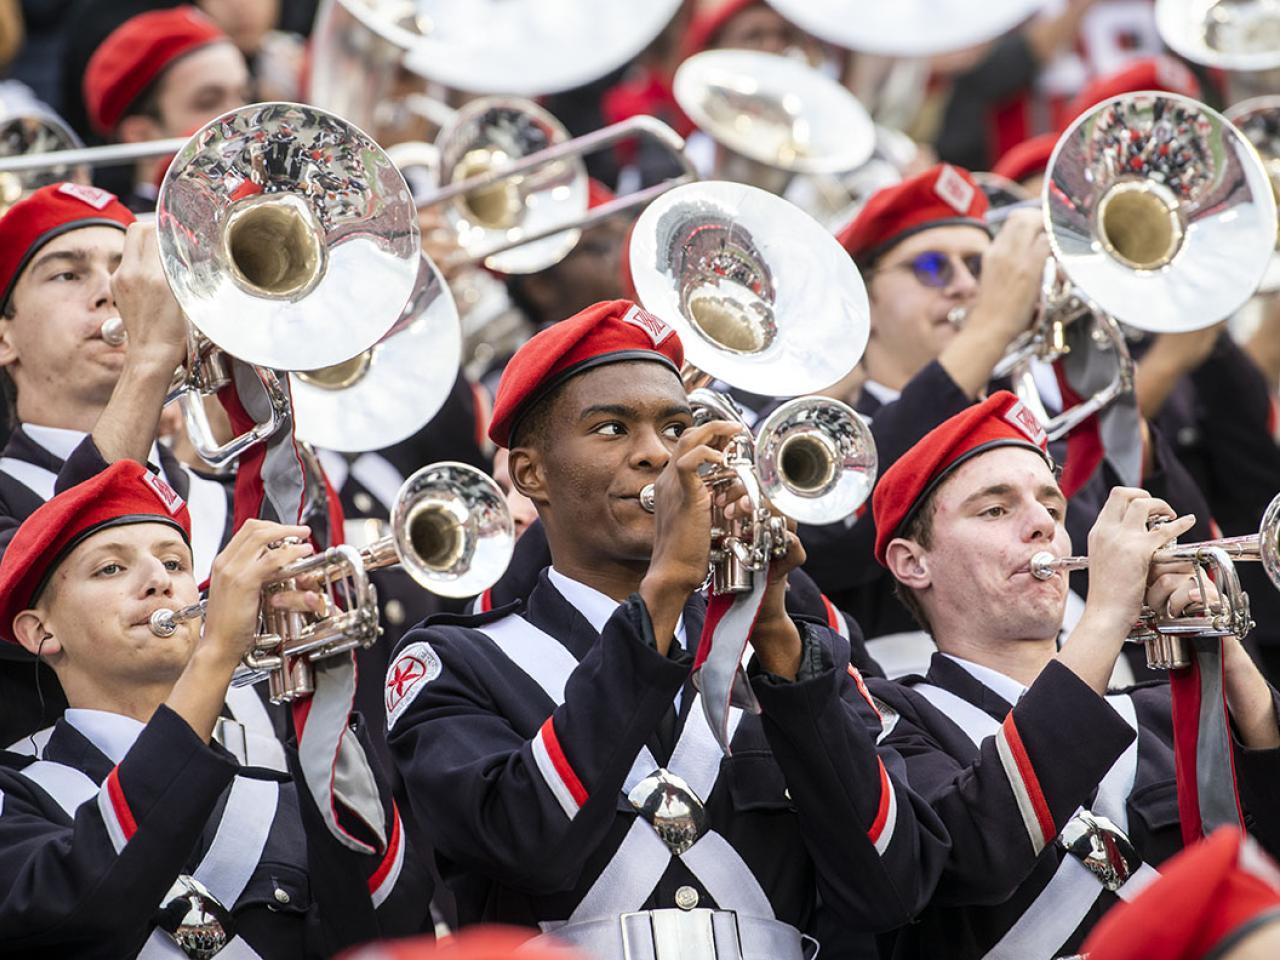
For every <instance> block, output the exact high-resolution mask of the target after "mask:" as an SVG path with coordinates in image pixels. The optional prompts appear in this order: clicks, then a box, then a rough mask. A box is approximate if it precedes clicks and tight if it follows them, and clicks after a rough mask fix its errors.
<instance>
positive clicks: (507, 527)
mask: <svg viewBox="0 0 1280 960" xmlns="http://www.w3.org/2000/svg"><path fill="white" fill-rule="evenodd" d="M391 528H392V535H393V536H394V538H395V547H396V553H397V555H398V556H399V558H400V563H401V565H402V566H403V567H404V569H405V571H406V572H407V573H408V574H409V575H410V576H411V577H413V579H414V580H416V581H417V582H418V583H419V584H420V585H421V586H422V587H423V588H425V589H427V590H430V591H431V592H432V593H435V594H439V595H440V596H443V597H470V596H474V595H475V594H477V593H481V592H482V591H484V590H486V589H488V588H489V587H490V586H492V585H493V584H494V583H496V582H497V580H498V578H499V577H500V576H502V573H503V571H504V570H506V568H507V564H508V563H509V562H510V560H511V552H512V547H513V545H514V544H515V527H514V525H513V524H512V522H511V513H510V511H509V510H508V509H507V502H506V498H505V496H504V495H503V493H502V489H501V488H500V487H499V486H498V485H497V484H496V483H494V481H493V480H492V479H491V478H490V477H489V476H487V475H486V474H484V473H481V472H480V471H479V470H477V469H476V468H475V467H471V466H468V465H466V464H465V463H453V462H443V463H433V464H430V465H429V466H426V467H423V468H422V469H421V470H418V471H417V472H416V473H414V474H413V475H412V476H411V477H409V478H408V479H407V480H405V482H404V485H403V486H402V487H401V488H400V492H399V493H398V494H396V501H395V506H394V508H393V510H392V512H391Z"/></svg>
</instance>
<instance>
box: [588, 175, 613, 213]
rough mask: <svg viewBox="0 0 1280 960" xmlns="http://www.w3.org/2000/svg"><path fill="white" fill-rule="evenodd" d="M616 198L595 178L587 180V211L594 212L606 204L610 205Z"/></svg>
mask: <svg viewBox="0 0 1280 960" xmlns="http://www.w3.org/2000/svg"><path fill="white" fill-rule="evenodd" d="M617 198H618V195H617V194H616V193H614V192H613V191H612V190H610V189H609V188H608V187H606V186H605V185H604V184H603V183H601V182H600V181H599V180H597V179H596V178H595V177H588V178H587V209H588V210H594V209H595V208H596V207H603V206H604V205H605V204H606V203H612V202H613V201H614V200H616V199H617Z"/></svg>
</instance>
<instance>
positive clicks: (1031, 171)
mask: <svg viewBox="0 0 1280 960" xmlns="http://www.w3.org/2000/svg"><path fill="white" fill-rule="evenodd" d="M1057 145H1058V135H1057V134H1056V133H1042V134H1040V136H1038V137H1031V138H1029V139H1027V140H1023V141H1022V142H1021V143H1020V144H1018V145H1017V146H1014V147H1010V148H1009V149H1008V150H1006V151H1005V152H1004V155H1003V156H1001V157H1000V159H999V160H998V161H996V165H995V166H994V167H992V168H991V172H992V173H998V174H999V175H1000V176H1002V177H1008V178H1009V179H1010V180H1013V181H1014V182H1016V183H1021V182H1022V181H1023V180H1026V179H1028V178H1030V177H1034V176H1036V175H1037V174H1041V173H1044V171H1045V168H1046V167H1047V166H1049V158H1050V157H1051V156H1053V148H1054V147H1055V146H1057Z"/></svg>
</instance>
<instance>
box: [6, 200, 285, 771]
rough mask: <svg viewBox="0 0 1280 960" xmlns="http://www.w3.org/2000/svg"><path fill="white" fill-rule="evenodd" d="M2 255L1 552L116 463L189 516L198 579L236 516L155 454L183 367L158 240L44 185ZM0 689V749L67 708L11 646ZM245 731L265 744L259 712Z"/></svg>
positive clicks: (100, 203)
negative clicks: (165, 408) (0, 700)
mask: <svg viewBox="0 0 1280 960" xmlns="http://www.w3.org/2000/svg"><path fill="white" fill-rule="evenodd" d="M0 250H3V254H0V289H2V291H3V292H2V294H0V300H2V301H3V316H2V317H0V381H2V382H3V384H4V388H5V394H6V400H7V406H8V408H9V409H8V413H9V416H10V420H11V426H12V433H11V434H10V436H9V441H8V444H7V446H6V447H5V449H4V452H3V457H2V458H0V548H2V547H3V545H5V544H7V543H8V541H9V539H10V538H11V537H12V536H13V533H14V531H15V530H16V529H17V527H18V525H19V523H21V522H22V521H23V520H24V519H25V518H26V517H28V516H29V515H30V514H31V513H32V512H33V511H34V510H35V509H36V508H37V507H38V506H39V505H40V504H41V503H43V502H44V501H45V500H48V499H49V498H50V497H52V496H53V495H54V493H55V492H56V491H59V490H65V489H67V488H68V487H71V486H74V485H75V484H77V483H79V482H81V481H83V480H86V479H88V478H90V477H92V476H94V475H95V474H97V473H98V472H100V471H101V470H103V469H105V468H106V466H107V465H108V464H110V463H112V462H115V461H117V460H123V459H134V460H139V461H148V460H149V461H151V462H152V463H155V464H158V465H159V467H160V468H161V470H162V471H163V475H164V477H165V479H166V481H167V482H168V483H169V485H170V486H172V487H173V488H174V489H176V490H178V491H179V492H180V493H181V495H182V496H183V497H184V499H186V500H188V501H189V502H190V503H192V504H193V509H192V515H193V516H192V523H193V528H194V534H193V544H194V549H195V557H196V574H197V577H199V578H200V579H202V580H203V579H204V578H205V577H207V576H208V572H209V564H210V562H211V561H212V559H213V556H214V554H215V553H216V552H217V551H218V548H219V547H220V546H221V544H222V543H223V542H225V538H226V537H227V536H228V535H229V533H230V520H231V511H230V509H229V508H228V506H229V505H228V492H227V491H226V490H224V488H223V487H222V486H221V485H220V484H217V483H214V482H212V481H208V480H204V479H202V478H200V477H199V476H196V475H195V474H192V473H191V472H190V471H188V470H187V469H186V468H185V467H183V466H182V465H181V464H179V463H178V462H177V460H176V459H174V458H173V456H172V455H171V454H170V453H169V451H168V450H167V449H166V448H164V447H157V446H156V444H155V440H156V428H157V424H158V422H159V419H160V408H161V405H162V404H163V402H164V397H165V394H166V392H167V391H168V389H169V385H170V383H171V381H172V380H173V373H174V370H175V369H176V368H177V366H178V365H179V364H180V363H181V362H182V360H183V359H184V357H185V342H186V327H185V323H184V321H183V319H182V316H181V314H180V313H179V311H178V306H177V304H176V302H175V301H174V299H173V295H172V293H171V292H170V290H169V285H168V283H167V282H166V280H165V278H164V274H163V271H162V270H161V267H160V257H159V255H158V253H157V248H156V240H155V231H154V228H153V227H150V226H143V225H140V224H135V223H134V217H133V214H131V213H130V212H129V211H128V210H126V209H125V208H124V206H123V204H121V203H120V202H119V200H118V199H117V198H116V197H114V196H113V195H112V194H110V193H107V192H106V191H104V190H98V189H96V188H94V187H86V186H81V185H77V184H53V185H51V186H48V187H44V188H42V189H41V190H39V191H37V192H36V193H34V194H33V195H32V196H30V197H28V198H27V199H25V200H23V201H22V202H20V203H18V204H15V205H14V206H13V208H12V209H10V210H9V212H8V213H7V214H6V215H5V216H4V217H3V218H2V219H0ZM113 324H114V325H118V326H117V329H119V328H120V327H122V328H123V330H124V331H126V332H127V334H128V340H129V342H128V346H127V347H126V346H125V345H124V344H123V343H114V344H113V343H110V342H108V340H107V338H106V334H104V331H106V332H107V333H109V332H110V331H111V328H112V325H113ZM37 669H39V677H40V679H39V681H37V680H36V679H35V678H36V676H37V673H36V671H37ZM0 691H2V695H3V697H4V700H5V703H6V705H7V709H6V710H5V711H4V713H3V716H2V717H0V743H4V744H10V743H13V742H14V741H15V740H17V739H18V738H19V737H25V736H27V735H28V734H31V733H33V732H34V731H36V730H39V729H40V728H42V727H44V726H46V725H47V724H48V722H50V721H51V720H52V719H53V717H55V716H57V714H58V712H59V711H60V710H61V709H62V707H63V706H65V703H64V701H63V699H62V694H61V691H60V689H59V687H58V684H57V682H56V681H55V680H54V678H53V676H52V674H50V673H49V672H48V671H47V670H45V669H44V668H43V667H40V668H37V667H36V666H35V665H34V664H33V662H32V661H31V659H30V658H29V657H27V656H26V655H25V654H24V653H22V652H21V651H14V650H13V649H12V648H10V650H9V652H8V654H7V655H0ZM42 696H43V698H44V701H45V702H47V703H48V704H49V710H50V713H49V714H48V716H47V717H45V716H43V711H42V708H41V697H42ZM248 708H249V709H252V705H251V704H250V705H248ZM241 712H242V713H244V711H241ZM253 718H256V719H253ZM241 719H244V720H246V721H248V722H253V723H254V724H255V726H256V727H257V728H258V729H259V730H260V732H262V733H264V734H266V735H270V734H271V730H270V725H269V723H267V721H266V717H265V714H260V711H254V712H253V714H252V717H250V715H249V714H245V715H244V716H242V717H241ZM30 747H31V748H32V749H34V748H35V747H34V745H30Z"/></svg>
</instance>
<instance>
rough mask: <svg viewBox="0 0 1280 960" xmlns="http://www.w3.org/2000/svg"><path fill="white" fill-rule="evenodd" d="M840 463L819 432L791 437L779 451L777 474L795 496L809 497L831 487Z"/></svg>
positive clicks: (797, 434) (829, 442)
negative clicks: (795, 493)
mask: <svg viewBox="0 0 1280 960" xmlns="http://www.w3.org/2000/svg"><path fill="white" fill-rule="evenodd" d="M839 462H840V454H839V452H838V451H837V450H836V448H835V444H833V443H832V442H831V441H830V440H829V439H828V438H827V437H826V436H824V435H823V434H821V433H818V432H805V433H796V434H792V435H791V436H789V437H787V438H786V439H785V440H783V441H782V446H781V448H780V449H779V450H778V472H779V474H781V476H782V479H783V482H785V483H786V484H787V486H789V487H791V488H792V489H793V490H795V491H796V492H797V493H801V494H806V495H810V496H812V495H815V494H821V493H823V492H825V491H826V490H828V489H829V488H830V487H831V485H832V484H833V483H834V482H835V479H836V466H837V464H838V463H839Z"/></svg>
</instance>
